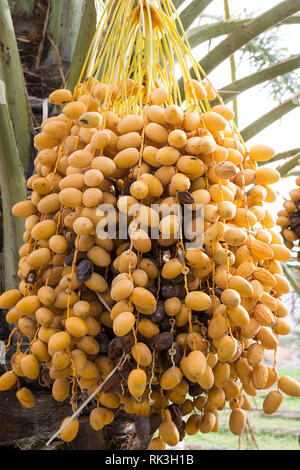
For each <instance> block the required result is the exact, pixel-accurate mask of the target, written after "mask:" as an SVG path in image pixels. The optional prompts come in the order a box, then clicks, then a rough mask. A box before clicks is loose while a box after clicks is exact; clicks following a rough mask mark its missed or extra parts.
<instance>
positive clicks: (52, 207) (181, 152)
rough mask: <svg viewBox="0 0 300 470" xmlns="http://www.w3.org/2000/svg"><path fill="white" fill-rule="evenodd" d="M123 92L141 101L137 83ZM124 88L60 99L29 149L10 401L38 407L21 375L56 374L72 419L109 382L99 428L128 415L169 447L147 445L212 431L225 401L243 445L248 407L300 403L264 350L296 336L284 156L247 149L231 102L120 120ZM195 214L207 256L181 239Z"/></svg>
mask: <svg viewBox="0 0 300 470" xmlns="http://www.w3.org/2000/svg"><path fill="white" fill-rule="evenodd" d="M186 86H187V87H188V89H189V90H190V93H191V94H194V95H195V96H196V97H197V99H198V100H208V101H209V100H212V99H214V98H215V92H214V90H213V89H212V87H211V86H210V84H209V82H207V81H204V82H199V81H196V80H192V81H190V82H189V83H187V84H186ZM127 90H128V92H129V93H131V94H132V95H134V94H135V93H137V90H136V89H135V84H134V82H132V81H131V80H130V79H128V81H127ZM120 93H121V92H120V88H119V87H118V86H116V85H114V86H113V85H107V84H104V83H99V82H97V80H95V79H93V80H90V81H89V82H88V83H87V84H86V83H85V84H82V85H81V86H79V87H78V88H77V90H76V92H75V97H73V96H72V94H71V92H70V91H68V90H66V89H61V90H56V91H55V92H53V93H52V94H51V95H50V97H49V99H50V101H51V102H52V103H54V104H55V105H57V106H63V107H62V113H61V114H59V115H58V116H55V117H50V118H48V119H46V120H45V121H44V122H43V124H42V130H41V132H40V133H39V134H38V135H36V137H35V139H34V142H35V147H36V149H37V150H38V154H37V157H36V159H35V173H34V174H33V176H31V177H30V178H29V180H28V183H27V185H28V189H29V191H30V197H29V199H28V200H26V201H21V202H19V203H18V204H16V205H15V206H14V208H13V214H14V215H15V216H18V217H23V218H24V219H25V233H24V245H23V246H21V248H20V251H19V253H20V262H19V277H20V284H19V288H18V289H16V290H10V291H8V292H6V293H4V294H2V296H1V297H0V307H1V308H3V309H8V312H7V314H6V320H7V322H8V323H9V324H17V332H18V333H19V338H21V337H22V338H23V340H24V339H26V340H27V343H29V346H28V347H27V349H26V350H24V348H22V347H21V346H20V345H19V344H18V348H17V351H16V353H15V354H14V355H13V356H12V359H11V370H9V371H8V372H6V373H5V374H4V375H2V377H0V390H2V391H6V390H9V389H11V388H14V387H15V388H17V398H18V399H19V401H20V402H21V404H22V405H24V406H26V407H31V406H33V405H34V397H33V394H32V392H31V391H30V390H29V389H28V388H27V387H23V386H22V378H23V377H25V378H27V379H31V380H37V379H38V378H39V375H40V373H41V370H42V369H48V371H49V376H50V379H51V382H52V394H53V397H54V399H55V400H57V401H64V400H69V399H70V394H72V400H71V401H72V405H73V411H74V410H76V400H77V398H78V397H79V396H81V395H84V394H85V395H87V396H88V395H91V394H92V393H93V392H95V391H96V390H97V388H98V387H99V385H101V384H102V383H103V387H102V388H100V390H99V392H98V393H97V395H96V398H95V407H94V409H93V410H92V412H91V414H90V424H91V426H92V428H93V429H95V430H100V429H102V428H103V427H104V426H106V425H108V424H109V423H111V422H112V421H113V420H114V418H115V417H116V416H117V414H118V412H119V410H120V409H124V410H125V412H126V413H128V414H134V415H135V416H136V417H137V419H138V420H139V425H140V426H142V427H143V430H144V433H145V434H148V435H151V436H153V435H157V436H158V437H154V438H153V439H152V440H151V442H150V445H149V449H165V448H166V445H168V446H175V445H176V444H177V443H178V442H179V441H180V440H182V439H183V438H184V436H185V434H188V435H193V434H196V433H198V432H201V433H209V432H217V431H218V429H219V413H220V412H221V411H222V410H223V409H224V407H225V405H226V402H227V403H228V404H229V406H230V408H231V410H232V411H231V415H230V420H229V427H230V429H231V431H232V432H233V433H234V434H236V435H240V434H241V433H242V432H243V431H244V430H245V427H246V421H247V420H246V411H247V410H249V409H250V407H251V405H250V401H249V396H250V397H253V396H255V395H256V393H257V391H259V390H266V389H269V388H271V387H273V386H274V384H277V388H276V389H273V390H271V391H270V392H269V393H268V394H267V396H266V398H265V400H264V403H263V409H264V412H265V413H266V414H272V413H274V412H275V411H276V410H277V409H278V408H279V406H280V404H281V401H282V392H284V393H286V394H287V395H289V396H300V385H299V384H298V383H297V382H296V381H294V380H293V379H291V378H289V377H287V376H283V377H281V378H279V377H278V374H277V372H276V370H275V367H267V366H266V365H264V353H265V351H266V350H273V351H274V353H275V352H276V349H277V346H278V341H279V337H280V336H281V335H287V334H288V333H289V332H290V329H291V328H290V325H289V324H288V322H287V321H286V316H287V314H288V311H287V308H286V306H285V305H284V303H283V302H282V300H281V296H282V295H283V294H286V293H287V292H289V284H288V282H287V280H286V279H285V278H284V277H283V275H282V269H281V266H280V262H281V261H287V260H288V259H289V258H290V251H289V249H288V248H287V247H286V246H285V244H284V243H283V239H282V237H281V236H280V235H279V234H278V233H277V232H276V230H274V227H275V221H274V219H273V217H272V215H271V213H270V212H269V211H268V210H267V209H266V208H265V207H264V202H268V203H273V202H274V201H275V198H276V196H275V192H274V190H273V189H272V184H274V183H276V182H277V181H278V180H279V173H278V172H277V171H276V170H274V169H272V168H267V167H260V168H259V167H258V165H257V162H262V161H267V160H269V159H271V158H272V157H273V155H274V151H273V149H271V148H270V147H267V146H264V145H254V146H252V147H251V149H250V152H247V150H246V148H245V146H244V145H243V143H242V142H241V140H240V139H239V137H238V135H237V134H236V133H235V131H234V129H233V126H232V124H231V121H232V119H233V113H232V111H231V110H230V109H229V108H228V107H226V106H224V105H222V104H220V105H217V106H213V107H212V109H211V110H210V111H207V112H203V113H202V112H199V109H188V110H183V109H182V108H181V107H179V106H177V105H175V104H168V103H167V100H168V98H169V92H168V90H167V89H165V88H163V87H157V88H156V89H154V90H153V92H152V94H151V100H150V103H149V104H148V105H144V106H143V108H142V109H140V110H137V112H136V113H133V112H128V113H123V112H122V113H121V112H119V111H118V108H117V106H116V107H115V108H114V103H117V102H118V96H119V95H120ZM108 95H110V97H111V103H112V105H111V107H110V109H106V108H105V101H106V99H107V96H108ZM153 205H155V207H156V208H157V207H158V210H155V209H154V208H153ZM104 206H105V207H107V206H110V207H113V208H114V209H115V223H116V237H115V238H114V237H112V236H110V235H109V234H107V236H103V231H104V227H105V226H106V225H107V224H108V223H109V217H110V214H109V213H108V212H107V211H106V210H105V209H104ZM185 206H186V207H187V211H184V214H185V217H186V213H188V214H189V216H190V222H189V225H188V227H187V230H186V232H187V233H193V227H194V226H196V222H197V217H198V211H197V208H198V207H202V212H201V218H202V224H203V234H202V235H203V246H201V247H198V248H197V247H194V246H193V245H192V244H189V245H188V244H187V240H186V234H183V231H182V230H181V229H182V226H183V224H184V218H182V217H181V216H180V214H182V212H183V209H185ZM169 209H170V210H169ZM199 217H200V216H199ZM121 219H122V221H123V222H124V220H125V221H126V223H127V226H128V231H127V233H126V234H125V235H124V234H123V235H122V237H120V236H119V235H120V233H119V229H120V227H119V224H120V220H121ZM153 230H154V231H156V232H155V233H157V234H158V236H157V237H153V236H151V233H153V232H152V231H153ZM198 235H199V234H198ZM193 236H194V238H195V239H196V238H197V233H196V234H195V233H194V235H193ZM193 236H192V239H191V240H189V241H190V242H193V241H194V239H193ZM19 341H20V340H19ZM24 342H25V341H24ZM120 361H122V364H121V366H120V367H119V368H116V366H117V365H118V364H119V363H120ZM71 389H72V393H71ZM183 418H184V419H183ZM78 429H79V422H78V419H77V418H75V419H73V420H71V421H70V422H69V423H68V424H67V426H65V427H64V429H62V431H61V438H62V439H63V440H65V441H71V440H72V439H74V438H75V436H76V434H77V432H78ZM157 431H158V434H155V433H156V432H157Z"/></svg>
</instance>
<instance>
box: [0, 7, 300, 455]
mask: <svg viewBox="0 0 300 470" xmlns="http://www.w3.org/2000/svg"><path fill="white" fill-rule="evenodd" d="M43 2H44V4H45V5H46V7H47V15H46V23H45V26H44V30H43V35H42V40H41V48H40V53H41V54H40V57H39V60H40V62H41V63H42V65H43V66H44V67H50V66H53V64H57V63H58V65H59V68H60V69H61V70H60V71H61V72H62V74H61V75H62V77H61V81H63V77H65V75H67V83H66V84H67V86H68V87H69V88H70V89H73V88H74V86H75V84H76V82H77V80H78V77H79V74H80V70H81V66H82V63H83V62H84V58H85V56H86V54H87V51H88V47H89V43H90V41H91V39H92V37H93V35H94V33H95V30H96V24H97V12H98V10H99V8H101V5H102V1H100V0H43ZM213 2H214V0H192V1H188V0H173V3H174V5H175V6H176V7H178V8H180V12H181V13H180V19H181V22H182V24H183V27H184V29H185V31H186V33H187V37H188V39H189V41H190V43H191V45H192V47H193V48H197V47H198V46H199V45H200V44H205V43H207V44H209V42H210V41H211V40H213V39H220V40H219V42H218V44H217V45H216V46H215V47H214V48H212V49H211V50H210V51H209V52H208V53H207V54H206V55H205V56H204V57H202V58H199V61H200V63H201V66H202V67H203V69H204V70H205V71H206V73H210V72H212V71H213V70H214V69H215V68H216V67H218V66H219V65H220V64H222V63H223V62H224V61H227V60H228V61H230V64H231V78H232V82H231V83H229V84H228V85H226V86H224V87H222V89H221V90H219V91H220V95H221V96H222V97H223V100H224V102H225V103H228V102H230V101H232V100H235V108H236V109H237V105H236V100H237V98H238V97H239V96H240V95H241V94H242V93H244V92H245V91H247V90H249V89H251V88H253V87H254V86H256V85H259V84H266V83H273V84H274V83H275V84H277V86H279V87H281V86H285V87H286V90H288V91H289V93H290V96H289V97H288V98H287V99H285V100H284V101H283V102H281V103H279V104H278V105H277V106H276V107H275V108H274V109H272V110H271V111H269V112H267V113H266V114H264V115H263V116H261V117H260V118H259V119H257V120H255V121H254V122H252V123H249V125H248V126H247V127H246V128H245V129H243V130H242V132H241V133H242V136H243V137H244V139H245V140H246V141H247V140H249V139H250V138H252V137H253V136H255V135H256V134H257V133H258V132H260V131H262V130H263V129H265V128H266V127H267V126H269V125H271V124H272V123H274V122H275V121H277V120H278V119H281V118H282V117H283V116H285V115H286V114H287V113H288V112H290V111H291V110H293V109H295V108H296V107H297V106H299V100H298V98H297V96H298V92H299V91H298V90H297V88H296V81H295V80H293V79H292V76H291V74H292V73H293V72H295V71H296V70H298V69H299V68H300V54H297V55H292V56H290V57H284V58H280V60H277V58H276V57H275V56H274V54H273V56H272V57H269V60H266V61H264V62H261V61H260V62H259V61H257V66H258V68H259V70H256V71H255V72H254V73H252V74H250V75H248V76H245V77H242V78H239V79H236V73H235V71H236V63H235V57H234V56H235V54H237V53H239V51H241V50H244V51H246V52H247V53H251V51H252V53H253V50H256V51H257V50H262V44H263V43H262V42H260V41H262V38H263V37H264V35H265V34H266V32H270V31H271V32H272V31H274V30H275V29H276V31H277V30H278V28H281V27H288V26H289V25H292V24H299V23H300V0H282V1H281V3H278V4H276V5H275V6H274V7H272V8H271V9H269V10H268V11H265V12H263V13H261V14H259V15H258V16H253V17H251V18H250V17H246V18H245V17H244V18H239V19H231V18H230V14H229V5H228V0H225V3H224V8H225V9H224V19H220V18H219V19H218V18H217V19H215V21H214V22H213V23H210V24H202V25H201V26H194V23H195V19H197V18H202V17H203V18H204V19H205V9H206V8H207V7H208V6H209V5H210V4H213ZM36 5H37V1H36V0H22V2H19V1H14V0H1V1H0V44H1V48H0V79H1V81H0V129H1V132H0V164H1V171H0V189H1V198H2V212H3V231H4V249H3V253H4V273H5V274H4V280H5V287H6V288H12V287H14V286H15V285H16V283H17V264H18V247H19V246H20V244H21V243H22V242H23V241H22V240H23V239H22V236H23V230H24V227H23V224H22V223H21V222H19V221H16V220H15V218H13V217H12V216H11V215H10V214H11V207H12V205H13V204H14V203H15V202H16V201H19V200H21V199H24V197H25V195H26V186H25V179H24V174H28V172H29V169H30V167H31V165H32V161H33V158H34V157H33V149H32V136H33V133H32V126H31V110H30V107H29V106H28V99H27V91H26V84H25V80H24V74H23V70H22V64H21V60H20V56H19V51H18V47H17V41H16V36H15V33H14V27H13V22H12V18H11V14H12V13H13V14H15V15H26V16H27V17H28V18H32V17H33V18H34V16H35V14H36ZM280 80H281V81H280ZM178 81H179V85H180V86H182V84H183V83H182V79H181V77H178ZM4 84H5V86H4ZM278 84H279V85H278ZM43 98H44V97H43ZM299 157H300V145H299V148H294V149H286V151H285V152H281V153H279V154H277V155H275V157H274V158H273V159H272V160H271V162H272V163H274V162H278V165H279V166H278V169H279V171H280V173H281V175H282V176H285V175H290V174H292V172H293V169H294V167H295V166H296V165H297V161H298V159H299ZM282 161H284V163H283V164H282ZM285 273H286V275H287V276H288V277H291V272H290V271H289V266H287V267H286V269H285ZM294 284H295V283H294ZM294 284H293V286H294V288H295V285H294ZM296 287H297V286H296ZM298 292H299V293H300V288H299V290H298ZM41 400H42V397H41ZM0 407H1V405H0ZM56 407H57V408H56V413H59V411H57V410H58V409H59V407H58V406H57V405H56ZM0 411H1V412H4V410H0ZM39 412H40V413H43V412H44V408H43V403H42V401H41V406H40V411H39ZM62 413H63V414H64V411H63V412H62ZM49 415H50V413H49ZM36 419H38V416H36ZM59 419H60V418H58V421H59ZM52 425H53V426H54V427H55V426H56V424H55V422H54V424H53V422H52ZM56 427H57V426H56ZM20 429H21V431H22V432H25V430H24V428H22V427H20ZM136 429H137V428H136V427H135V426H134V422H133V421H128V419H127V421H126V420H125V421H124V422H122V423H121V424H120V427H119V429H116V428H114V429H112V430H111V432H112V436H111V437H110V438H109V436H108V434H106V435H105V434H101V435H100V437H99V436H98V437H95V436H91V437H90V438H89V437H88V439H85V442H83V441H82V436H81V437H80V438H79V443H78V446H81V448H82V446H85V445H86V441H87V440H89V441H90V442H92V443H93V445H94V446H95V448H103V447H106V448H107V447H108V446H110V448H120V447H122V446H123V448H124V447H125V448H134V447H135V448H136V447H137V446H143V445H144V444H145V443H143V441H142V440H141V439H139V437H138V436H137V435H136ZM27 431H28V430H27ZM44 431H45V430H44ZM86 432H88V431H86ZM42 435H43V433H42V432H41V436H42ZM27 436H28V438H29V439H30V438H31V437H30V436H29V435H28V434H27ZM126 436H127V437H126ZM21 437H23V438H24V435H23V434H21V436H20V439H21ZM80 439H81V440H80ZM109 439H110V442H109V443H108V441H109ZM7 442H10V441H9V438H7ZM23 442H24V440H23Z"/></svg>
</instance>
